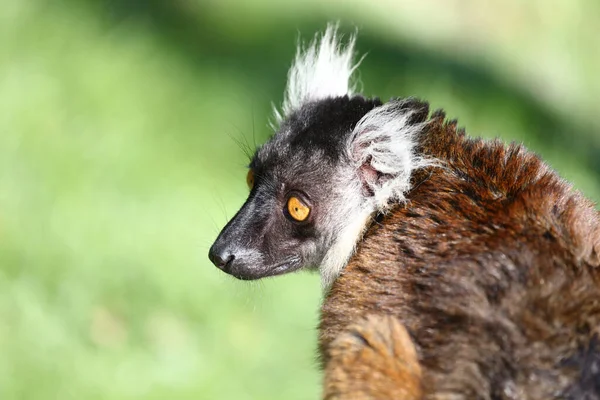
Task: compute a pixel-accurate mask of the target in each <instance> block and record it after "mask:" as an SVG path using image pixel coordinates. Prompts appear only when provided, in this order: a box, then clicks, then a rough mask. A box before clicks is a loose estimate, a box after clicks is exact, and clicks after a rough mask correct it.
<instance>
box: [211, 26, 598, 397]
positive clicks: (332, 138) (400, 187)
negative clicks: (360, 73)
mask: <svg viewBox="0 0 600 400" xmlns="http://www.w3.org/2000/svg"><path fill="white" fill-rule="evenodd" d="M354 43H355V38H354V37H350V39H349V41H348V43H347V44H346V46H342V45H341V44H340V41H339V35H338V34H337V33H336V27H335V26H329V27H328V28H327V30H326V31H325V33H324V34H323V35H322V36H321V37H317V38H316V39H315V40H314V41H313V42H312V43H311V44H310V45H309V46H308V47H306V48H303V47H302V46H300V48H299V49H298V52H297V55H296V58H295V60H294V63H293V65H292V67H291V69H290V72H289V79H288V84H287V89H286V93H285V99H284V102H283V106H282V108H281V110H279V111H276V113H275V116H276V122H275V124H274V125H275V133H274V135H273V136H272V137H271V138H270V139H269V140H268V141H267V143H265V144H264V145H262V146H261V147H260V148H258V149H257V151H256V153H255V154H254V156H253V158H252V161H251V163H250V166H249V171H248V175H247V181H248V185H249V187H250V194H249V196H248V199H247V200H246V202H245V203H244V205H243V206H242V208H241V209H240V210H239V211H238V213H237V214H236V215H235V216H234V217H233V218H232V219H231V221H229V223H228V224H227V225H226V226H225V228H224V229H223V231H222V232H221V233H220V235H219V237H218V238H217V240H216V241H215V243H214V244H213V246H212V247H211V249H210V253H209V257H210V259H211V260H212V262H213V263H214V264H215V265H216V266H217V267H218V268H220V269H221V270H223V271H224V272H226V273H228V274H231V275H233V276H235V277H237V278H239V279H260V278H263V277H267V276H273V275H280V274H284V273H288V272H292V271H296V270H299V269H302V268H313V269H318V271H319V273H320V275H321V280H322V284H323V288H324V290H325V295H324V303H323V306H322V313H321V324H320V333H319V346H320V355H321V360H322V362H323V367H324V369H325V374H324V377H325V378H324V393H323V396H324V398H326V399H540V400H541V399H587V400H592V399H600V339H599V335H600V272H599V269H598V268H599V263H600V261H599V254H600V221H599V216H598V213H597V211H596V209H595V207H594V204H592V203H591V202H590V201H589V200H587V199H586V198H584V197H583V196H582V195H581V194H580V193H579V192H577V191H575V190H573V189H572V187H571V185H570V184H569V183H567V182H565V181H564V180H562V179H561V178H560V177H559V176H558V175H557V174H556V172H554V171H553V170H552V169H551V168H549V167H548V165H546V164H545V163H544V162H543V161H542V160H541V159H540V158H539V157H538V156H536V155H535V154H533V153H531V152H529V151H528V150H526V149H525V148H524V147H523V146H521V145H517V144H510V145H506V144H504V143H502V142H500V141H498V140H494V141H486V140H482V139H477V138H471V137H469V136H467V135H466V134H465V132H464V131H463V130H460V129H457V126H456V122H455V121H448V120H446V117H445V114H444V113H443V112H442V111H435V112H433V113H431V114H430V112H429V106H428V104H427V103H426V102H423V101H419V100H416V99H412V98H409V99H392V100H390V101H388V102H385V103H384V102H382V101H380V100H379V99H377V98H366V97H364V96H362V95H360V94H356V93H354V90H353V86H352V76H353V73H354V71H355V69H356V66H357V65H356V64H354V62H353V52H354ZM599 156H600V155H599Z"/></svg>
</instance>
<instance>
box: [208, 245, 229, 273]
mask: <svg viewBox="0 0 600 400" xmlns="http://www.w3.org/2000/svg"><path fill="white" fill-rule="evenodd" d="M208 258H209V259H210V261H211V262H212V263H213V264H215V266H216V267H217V268H219V269H221V270H223V271H225V272H227V269H228V267H229V266H230V265H231V262H232V261H233V259H234V258H235V256H234V255H233V254H231V253H230V252H229V251H227V250H226V249H215V246H212V247H211V248H210V251H209V252H208Z"/></svg>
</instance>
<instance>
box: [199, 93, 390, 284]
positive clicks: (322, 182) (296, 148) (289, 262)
mask: <svg viewBox="0 0 600 400" xmlns="http://www.w3.org/2000/svg"><path fill="white" fill-rule="evenodd" d="M380 104H381V103H380V102H379V101H378V100H367V99H364V98H362V97H354V98H352V99H349V98H348V97H346V96H345V97H339V98H335V99H326V100H320V101H315V102H311V103H308V104H306V105H304V106H302V108H301V109H300V110H298V111H296V112H294V113H293V114H292V115H290V117H289V118H287V119H286V120H285V121H284V122H283V123H282V124H281V127H280V129H279V131H278V132H277V134H276V135H275V136H273V138H272V139H271V140H270V141H268V142H267V143H266V144H265V145H264V146H262V147H261V148H259V149H258V150H257V152H256V153H255V155H254V157H253V159H252V161H251V163H250V170H249V171H248V179H247V181H248V185H249V188H250V195H249V197H248V199H247V200H246V203H245V204H244V205H243V206H242V208H241V209H240V210H239V212H238V213H237V214H236V215H235V217H234V218H233V219H232V220H231V221H230V222H229V223H228V224H227V226H226V227H225V228H224V229H223V231H222V232H221V234H220V235H219V237H218V239H217V240H216V242H215V244H214V245H213V246H212V248H211V250H210V254H209V257H210V258H211V260H212V261H213V263H214V264H215V265H216V266H217V267H219V268H221V269H222V270H223V271H225V272H227V273H229V274H231V275H233V276H235V277H237V278H240V279H258V278H263V277H266V276H272V275H279V274H283V273H285V272H290V271H294V270H297V269H299V268H304V267H318V266H319V265H320V264H321V262H322V261H323V258H324V256H325V254H326V253H327V249H329V248H331V246H332V245H333V241H334V240H335V239H336V237H337V236H338V234H339V231H340V230H341V229H342V226H341V225H343V224H340V222H338V219H340V218H343V219H345V218H351V217H352V215H349V214H348V213H347V212H346V210H347V209H348V207H349V206H351V208H352V210H354V209H355V208H356V207H357V204H355V203H356V199H360V198H361V196H360V194H361V187H360V185H357V182H358V180H357V176H356V175H355V174H354V171H353V168H352V165H353V164H352V160H351V159H350V158H349V154H348V153H347V152H346V147H347V141H348V140H349V136H350V134H351V133H352V130H353V128H354V126H355V125H356V123H357V122H358V121H359V120H360V119H361V118H362V117H363V116H364V115H365V114H366V113H367V112H368V111H370V110H371V109H372V108H374V107H375V106H378V105H380ZM348 194H352V195H353V196H352V197H353V198H354V204H348V202H349V201H352V199H350V200H349V199H347V197H348ZM341 222H343V221H341Z"/></svg>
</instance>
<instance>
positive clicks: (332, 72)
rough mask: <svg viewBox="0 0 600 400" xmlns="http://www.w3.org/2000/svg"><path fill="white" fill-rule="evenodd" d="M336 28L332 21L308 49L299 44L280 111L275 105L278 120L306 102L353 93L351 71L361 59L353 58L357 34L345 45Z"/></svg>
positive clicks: (281, 119)
mask: <svg viewBox="0 0 600 400" xmlns="http://www.w3.org/2000/svg"><path fill="white" fill-rule="evenodd" d="M337 29H338V25H337V24H329V25H328V26H327V29H326V30H325V33H324V34H323V36H322V37H321V38H320V39H319V37H318V36H317V37H315V39H314V40H313V41H312V42H311V44H310V45H309V47H308V48H307V49H304V48H303V46H302V43H300V44H299V45H298V49H297V51H296V58H295V60H294V62H293V64H292V67H291V68H290V70H289V72H288V82H287V87H286V90H285V98H284V100H283V106H282V110H281V112H280V111H279V110H277V108H275V107H274V113H275V120H276V122H277V124H280V123H281V122H282V121H283V119H284V118H285V117H286V116H289V115H290V113H292V112H293V111H295V110H297V109H299V108H300V107H301V106H302V105H303V104H305V103H307V102H310V101H314V100H320V99H326V98H329V97H339V96H345V95H348V96H351V95H352V94H353V92H354V87H353V86H352V83H351V78H352V73H353V72H354V70H356V68H357V67H358V64H359V63H360V61H359V62H358V63H354V62H353V58H354V57H353V56H354V43H355V41H356V36H355V35H351V36H350V38H349V39H348V42H347V44H346V46H345V47H343V46H342V45H341V43H340V40H339V37H338V33H337Z"/></svg>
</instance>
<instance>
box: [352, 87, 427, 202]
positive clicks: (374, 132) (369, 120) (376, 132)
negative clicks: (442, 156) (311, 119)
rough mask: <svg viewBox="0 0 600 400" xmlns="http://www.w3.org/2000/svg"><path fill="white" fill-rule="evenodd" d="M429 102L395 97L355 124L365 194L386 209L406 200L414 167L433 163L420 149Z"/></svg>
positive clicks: (356, 156)
mask: <svg viewBox="0 0 600 400" xmlns="http://www.w3.org/2000/svg"><path fill="white" fill-rule="evenodd" d="M428 114H429V105H428V104H427V103H423V102H420V101H418V100H414V99H404V100H394V99H393V100H391V101H389V102H388V103H386V104H384V105H382V106H380V107H376V108H374V109H373V110H371V111H370V112H368V113H367V114H366V115H365V116H364V117H363V118H362V119H361V120H360V121H359V122H358V123H357V124H356V127H355V128H354V130H353V132H352V135H351V139H350V140H351V143H350V146H349V149H350V151H351V155H350V158H351V159H352V160H353V162H354V163H355V167H356V170H357V173H358V176H359V178H360V180H361V183H362V187H363V190H364V194H365V195H366V196H367V197H368V198H370V199H371V200H372V201H374V202H375V206H376V208H377V209H379V210H385V209H386V208H387V207H388V206H389V205H390V203H392V202H402V201H404V200H405V193H406V192H408V190H410V177H411V174H412V172H413V171H414V170H416V169H419V168H422V167H425V166H427V165H431V164H432V163H433V160H429V159H427V158H425V157H423V156H422V155H420V154H418V152H417V149H416V147H417V140H418V136H419V134H420V133H421V132H422V131H423V128H424V125H425V124H426V122H425V121H426V119H427V115H428Z"/></svg>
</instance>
